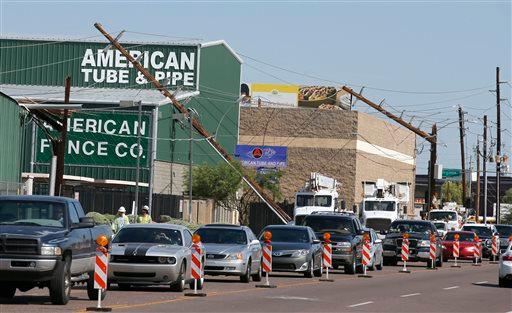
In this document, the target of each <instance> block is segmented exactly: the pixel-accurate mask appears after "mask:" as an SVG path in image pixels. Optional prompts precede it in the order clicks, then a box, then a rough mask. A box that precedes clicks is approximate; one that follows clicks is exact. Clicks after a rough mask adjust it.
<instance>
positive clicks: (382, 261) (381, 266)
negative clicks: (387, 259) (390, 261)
mask: <svg viewBox="0 0 512 313" xmlns="http://www.w3.org/2000/svg"><path fill="white" fill-rule="evenodd" d="M383 265H384V258H383V257H381V258H380V263H379V264H377V265H375V268H377V271H381V270H382V268H383V267H384V266H383Z"/></svg>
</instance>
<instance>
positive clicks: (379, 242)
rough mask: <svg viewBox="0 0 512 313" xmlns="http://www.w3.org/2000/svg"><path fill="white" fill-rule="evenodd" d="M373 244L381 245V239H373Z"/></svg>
mask: <svg viewBox="0 0 512 313" xmlns="http://www.w3.org/2000/svg"><path fill="white" fill-rule="evenodd" d="M374 243H375V244H376V245H378V244H381V243H382V240H381V239H375V241H374Z"/></svg>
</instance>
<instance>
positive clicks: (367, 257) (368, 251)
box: [358, 233, 372, 278]
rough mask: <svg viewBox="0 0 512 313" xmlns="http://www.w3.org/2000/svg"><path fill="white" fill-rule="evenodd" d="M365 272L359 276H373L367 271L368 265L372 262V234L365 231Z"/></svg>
mask: <svg viewBox="0 0 512 313" xmlns="http://www.w3.org/2000/svg"><path fill="white" fill-rule="evenodd" d="M362 259H363V274H361V275H358V276H359V277H365V278H371V277H372V276H371V275H368V274H367V273H366V270H367V269H368V266H369V265H370V264H371V263H372V243H371V241H370V235H369V234H368V233H365V234H364V235H363V257H362Z"/></svg>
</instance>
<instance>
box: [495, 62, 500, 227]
mask: <svg viewBox="0 0 512 313" xmlns="http://www.w3.org/2000/svg"><path fill="white" fill-rule="evenodd" d="M500 102H501V99H500V68H499V67H497V68H496V224H499V223H500V211H501V210H500V202H501V199H500V183H501V110H500Z"/></svg>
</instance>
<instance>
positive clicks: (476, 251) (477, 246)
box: [473, 241, 480, 259]
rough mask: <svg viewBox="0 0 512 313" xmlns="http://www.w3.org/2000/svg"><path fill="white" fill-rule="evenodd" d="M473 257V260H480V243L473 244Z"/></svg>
mask: <svg viewBox="0 0 512 313" xmlns="http://www.w3.org/2000/svg"><path fill="white" fill-rule="evenodd" d="M473 257H474V258H475V259H480V241H476V242H475V248H474V250H473Z"/></svg>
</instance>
